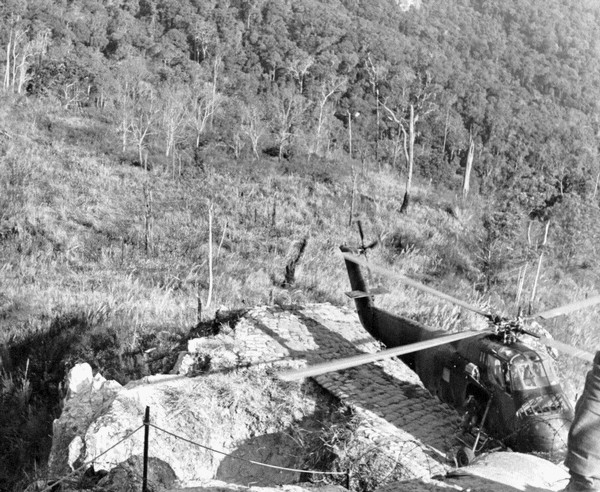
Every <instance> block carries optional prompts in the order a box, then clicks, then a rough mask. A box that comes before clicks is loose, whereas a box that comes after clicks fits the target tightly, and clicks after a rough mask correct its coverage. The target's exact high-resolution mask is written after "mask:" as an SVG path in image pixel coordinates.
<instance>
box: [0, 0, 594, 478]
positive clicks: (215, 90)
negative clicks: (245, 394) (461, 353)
mask: <svg viewBox="0 0 600 492" xmlns="http://www.w3.org/2000/svg"><path fill="white" fill-rule="evenodd" d="M0 77H1V80H2V88H1V89H0V101H2V104H0V275H1V277H0V441H1V442H8V443H9V446H8V448H7V449H8V451H7V450H6V449H2V450H0V489H2V487H3V486H4V484H10V485H6V487H7V488H6V490H18V488H19V486H24V485H26V484H27V481H28V480H29V481H31V479H32V477H34V476H35V473H38V474H39V473H42V472H43V468H44V460H45V459H46V457H47V453H48V448H49V440H48V435H49V433H50V427H51V422H52V419H53V418H54V417H56V415H57V412H58V411H60V404H59V403H57V402H58V401H59V400H60V396H61V393H60V391H61V384H62V378H63V377H64V369H65V367H67V366H68V364H69V363H73V362H74V361H77V360H86V361H88V362H90V363H91V364H92V365H93V367H94V370H99V371H101V372H102V373H103V374H105V375H106V376H107V377H112V378H115V379H117V380H119V381H122V382H126V381H127V380H129V379H131V378H134V377H139V376H141V375H143V374H146V373H147V372H148V371H149V367H148V361H147V360H146V359H144V357H146V356H145V355H143V354H145V353H146V352H145V350H147V349H152V350H154V349H155V348H156V347H161V348H159V349H157V350H156V351H154V352H152V354H163V355H165V354H168V353H169V351H170V352H173V351H175V350H176V349H175V348H174V347H177V346H178V345H177V344H178V343H179V342H180V341H181V340H180V339H181V338H183V337H184V335H187V331H188V330H189V328H190V326H195V325H196V323H197V322H199V321H206V320H207V318H210V317H211V316H215V319H216V315H217V314H219V310H221V311H223V312H225V311H229V310H231V311H233V310H236V309H241V308H245V307H248V306H252V305H255V304H258V303H267V302H281V303H285V302H287V303H290V302H295V303H302V302H313V301H316V302H323V301H327V302H333V303H337V304H343V303H344V302H347V300H345V298H344V297H343V288H344V287H343V286H345V284H346V282H347V279H346V278H345V276H344V272H343V269H342V268H341V266H340V265H341V263H340V262H339V258H336V257H335V256H334V250H336V248H337V246H338V245H339V244H340V243H341V242H342V241H344V242H352V241H353V240H357V238H358V234H357V232H356V225H355V221H356V219H362V221H363V226H364V228H365V231H366V234H367V236H368V240H369V241H370V240H373V239H375V238H376V237H377V238H378V239H379V245H380V247H379V248H378V249H376V250H374V251H373V253H372V255H373V257H374V258H376V259H377V260H378V261H379V262H382V263H384V264H387V265H388V266H389V267H390V268H391V269H395V270H398V271H400V270H401V271H402V272H403V273H408V274H410V275H411V276H415V277H417V278H419V279H420V280H421V281H424V282H427V283H431V284H433V285H434V286H436V287H438V288H440V289H442V290H445V291H449V292H452V293H454V294H455V295H460V296H462V297H464V298H466V299H468V300H469V301H470V302H472V303H476V304H480V305H486V306H489V305H491V304H493V305H494V307H497V308H498V309H499V310H501V311H504V312H511V313H513V312H514V309H513V308H514V305H515V304H520V305H523V304H525V302H524V301H523V299H524V298H525V295H526V294H525V293H523V295H522V296H521V292H526V291H532V294H531V301H530V305H531V303H532V302H534V304H535V306H534V308H536V309H542V308H550V307H555V306H557V305H559V304H562V303H565V302H567V301H571V300H575V299H576V298H581V297H585V296H587V295H591V294H593V293H597V291H598V290H600V262H599V258H600V256H599V255H598V244H599V242H598V240H599V238H600V220H599V218H600V213H599V212H600V209H599V198H600V197H599V189H598V188H599V185H600V159H599V158H600V155H599V154H600V4H599V3H598V2H597V1H596V0H577V1H575V0H564V1H557V0H527V1H525V0H444V1H441V0H438V1H434V0H421V1H417V2H403V1H399V0H294V1H292V0H53V1H48V0H4V1H2V2H0ZM549 224H550V225H549ZM544 238H545V239H544ZM546 239H547V241H546ZM302 254H303V255H304V256H303V257H302V259H301V260H300V256H301V255H302ZM294 256H296V257H297V260H298V261H297V263H298V265H296V264H292V265H291V266H290V263H287V265H286V262H288V260H289V258H290V257H294ZM542 256H543V260H544V261H543V262H542ZM286 266H287V267H289V270H287V269H286V270H285V276H284V268H286ZM296 266H298V271H295V270H294V268H295V267H296ZM536 268H537V270H536ZM302 269H303V270H302ZM282 277H283V278H282ZM538 279H539V282H538ZM538 284H539V285H538ZM516 287H518V294H517V293H515V291H516V290H517V289H516ZM536 288H537V289H538V293H537V297H536ZM540 291H542V292H543V293H542V294H540ZM211 296H212V301H213V302H212V304H211ZM390 297H391V296H390ZM515 298H516V299H515ZM415 300H417V301H418V302H415ZM382 302H383V303H384V307H386V308H390V307H391V308H393V309H398V310H403V311H404V312H408V313H409V314H410V315H412V316H414V317H415V318H416V319H418V320H419V321H422V322H426V323H438V324H439V325H440V326H442V327H443V328H448V329H461V328H463V327H464V326H466V325H467V324H468V323H469V322H471V321H472V317H469V316H468V315H464V314H461V313H460V312H459V311H458V310H457V309H456V308H454V307H447V308H446V307H439V303H435V302H431V301H429V300H427V299H424V298H423V297H419V296H418V295H415V294H405V293H399V294H395V297H394V299H389V298H384V300H383V301H382ZM385 303H388V305H387V306H386V305H385ZM591 313H592V314H590V313H588V314H585V315H584V314H581V315H573V316H574V320H572V321H560V322H558V321H557V322H556V323H555V322H552V323H549V324H548V328H549V329H550V331H552V332H553V334H554V335H556V336H557V337H558V338H562V339H563V340H564V341H567V342H570V343H574V344H576V345H579V346H587V347H588V348H589V347H590V346H593V344H595V343H598V337H597V336H596V334H595V332H594V330H593V329H592V328H591V326H592V325H593V322H594V321H595V320H594V315H593V311H591ZM578 316H579V317H578ZM209 331H210V330H209ZM178 337H179V338H178ZM165 356H166V355H165ZM157 357H158V356H157ZM153 363H154V364H155V366H159V365H160V363H161V362H160V360H159V359H158V358H157V359H156V360H155V361H153ZM559 366H560V368H561V370H564V371H565V373H567V375H568V377H569V378H572V379H573V381H574V383H573V385H574V386H575V387H576V386H577V384H579V383H581V380H582V378H583V370H582V366H581V365H579V366H578V365H575V364H574V363H571V362H570V361H567V360H564V359H560V360H559ZM151 369H156V367H152V368H151ZM575 391H576V390H575ZM575 391H574V392H575ZM35 470H37V472H36V471H35ZM40 470H41V471H40Z"/></svg>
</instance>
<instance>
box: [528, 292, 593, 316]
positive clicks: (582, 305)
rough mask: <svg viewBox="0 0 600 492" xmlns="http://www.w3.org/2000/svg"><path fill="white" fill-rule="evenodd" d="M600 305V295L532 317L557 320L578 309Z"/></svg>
mask: <svg viewBox="0 0 600 492" xmlns="http://www.w3.org/2000/svg"><path fill="white" fill-rule="evenodd" d="M598 303H600V295H597V296H594V297H590V298H589V299H583V300H582V301H576V302H572V303H571V304H565V305H564V306H560V307H557V308H554V309H549V310H548V311H542V312H541V313H536V314H534V315H532V316H531V317H532V318H536V317H537V318H542V319H551V318H556V317H557V316H561V315H562V314H568V313H572V312H573V311H577V310H578V309H583V308H585V307H589V306H593V305H595V304H598Z"/></svg>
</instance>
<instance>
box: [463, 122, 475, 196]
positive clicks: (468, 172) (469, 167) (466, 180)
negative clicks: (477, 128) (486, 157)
mask: <svg viewBox="0 0 600 492" xmlns="http://www.w3.org/2000/svg"><path fill="white" fill-rule="evenodd" d="M474 154H475V142H474V141H473V131H472V130H471V131H469V152H468V153H467V164H466V166H465V176H464V179H463V193H462V194H463V199H464V198H467V196H468V194H469V189H470V183H471V170H472V169H473V155H474Z"/></svg>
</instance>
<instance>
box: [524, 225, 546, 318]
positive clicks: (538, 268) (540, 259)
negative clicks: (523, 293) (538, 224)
mask: <svg viewBox="0 0 600 492" xmlns="http://www.w3.org/2000/svg"><path fill="white" fill-rule="evenodd" d="M549 227H550V222H547V223H546V231H545V232H544V242H543V243H542V251H541V252H540V257H539V259H538V265H537V270H536V272H535V280H534V282H533V289H532V291H531V298H530V299H529V310H528V314H531V311H532V309H533V301H534V300H535V294H536V290H537V284H538V279H539V277H540V271H541V270H542V258H543V257H544V249H545V246H546V242H547V241H548V229H549Z"/></svg>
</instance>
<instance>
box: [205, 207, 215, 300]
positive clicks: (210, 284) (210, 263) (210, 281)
mask: <svg viewBox="0 0 600 492" xmlns="http://www.w3.org/2000/svg"><path fill="white" fill-rule="evenodd" d="M212 224H213V203H212V201H211V202H209V206H208V295H207V296H206V309H208V308H209V307H210V302H211V300H212V292H213V247H212V246H213V245H212V243H213V241H212Z"/></svg>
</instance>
